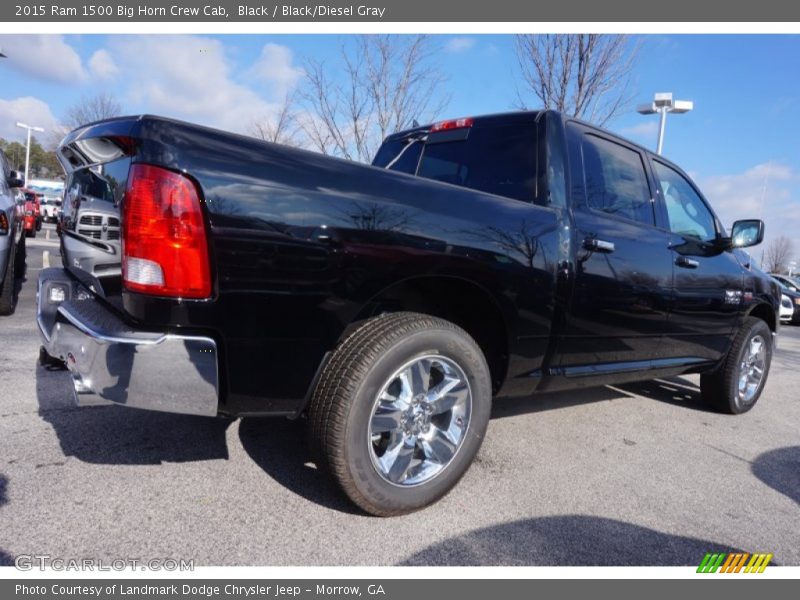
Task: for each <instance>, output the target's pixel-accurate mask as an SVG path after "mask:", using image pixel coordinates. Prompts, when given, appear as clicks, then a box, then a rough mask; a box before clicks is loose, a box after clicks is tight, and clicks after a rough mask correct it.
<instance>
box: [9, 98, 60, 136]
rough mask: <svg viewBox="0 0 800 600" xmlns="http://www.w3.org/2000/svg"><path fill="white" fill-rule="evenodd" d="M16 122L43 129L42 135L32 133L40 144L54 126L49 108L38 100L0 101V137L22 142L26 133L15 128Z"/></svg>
mask: <svg viewBox="0 0 800 600" xmlns="http://www.w3.org/2000/svg"><path fill="white" fill-rule="evenodd" d="M18 121H19V122H22V123H26V124H27V125H32V126H34V127H44V128H45V132H44V133H34V135H35V136H37V139H39V141H41V142H44V141H45V140H46V139H47V137H48V133H50V132H52V131H53V128H54V127H55V125H56V118H55V117H54V116H53V113H52V111H51V110H50V107H49V106H48V105H47V103H46V102H43V101H42V100H39V99H38V98H34V97H33V96H24V97H21V98H15V99H14V100H4V99H0V137H2V138H4V139H6V140H18V141H22V140H24V139H25V136H26V133H25V130H23V129H20V128H19V127H17V126H16V123H17V122H18Z"/></svg>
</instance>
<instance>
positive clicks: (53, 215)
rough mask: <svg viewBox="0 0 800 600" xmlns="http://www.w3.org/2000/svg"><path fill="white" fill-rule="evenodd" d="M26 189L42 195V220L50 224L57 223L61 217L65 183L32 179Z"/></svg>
mask: <svg viewBox="0 0 800 600" xmlns="http://www.w3.org/2000/svg"><path fill="white" fill-rule="evenodd" d="M26 187H27V189H29V190H31V191H33V192H36V193H37V194H41V196H42V218H43V219H44V220H45V221H46V222H48V223H57V222H58V219H59V217H60V216H61V202H62V199H63V197H64V182H63V181H59V180H54V179H31V180H30V181H29V182H28V184H27V186H26Z"/></svg>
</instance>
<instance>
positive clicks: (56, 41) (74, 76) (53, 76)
mask: <svg viewBox="0 0 800 600" xmlns="http://www.w3.org/2000/svg"><path fill="white" fill-rule="evenodd" d="M0 47H1V48H2V49H3V54H5V55H6V56H7V57H8V58H6V59H3V60H4V61H5V63H4V64H7V65H8V66H9V67H11V68H13V69H14V70H16V71H18V72H20V73H25V74H26V75H32V76H34V77H38V78H40V79H44V80H47V81H55V82H57V83H81V82H83V81H84V80H85V79H86V78H87V74H86V70H85V69H84V67H83V64H82V63H81V57H80V56H79V55H78V53H77V52H76V51H75V49H74V48H73V47H72V46H70V45H69V44H68V43H67V42H66V41H65V40H64V36H61V35H3V36H0Z"/></svg>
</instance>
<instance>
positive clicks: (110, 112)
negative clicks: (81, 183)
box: [47, 93, 122, 148]
mask: <svg viewBox="0 0 800 600" xmlns="http://www.w3.org/2000/svg"><path fill="white" fill-rule="evenodd" d="M121 114H122V105H121V104H120V103H119V101H117V99H116V98H115V97H114V96H112V95H111V94H106V93H100V94H97V95H96V96H84V97H83V98H81V99H80V101H79V102H76V103H75V104H73V105H72V106H70V107H69V108H67V110H66V111H65V112H64V118H63V119H62V120H61V123H60V124H58V125H56V126H55V127H54V128H53V130H52V131H51V132H50V133H49V135H48V139H47V146H48V147H52V148H55V147H57V146H58V144H59V143H60V142H61V140H62V138H63V137H64V136H65V135H67V134H68V133H69V132H70V131H72V130H73V129H77V128H78V127H81V126H82V125H86V124H87V123H92V122H94V121H101V120H102V119H109V118H111V117H118V116H120V115H121Z"/></svg>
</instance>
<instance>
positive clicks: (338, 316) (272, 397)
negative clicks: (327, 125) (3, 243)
mask: <svg viewBox="0 0 800 600" xmlns="http://www.w3.org/2000/svg"><path fill="white" fill-rule="evenodd" d="M59 156H60V159H61V161H62V164H63V166H64V168H65V170H66V171H67V184H66V192H65V202H64V224H63V225H62V235H64V236H69V237H70V238H71V240H72V241H74V240H80V239H83V241H84V242H85V243H86V244H90V245H93V247H94V248H95V249H96V250H98V251H101V252H105V254H106V257H105V259H104V260H105V263H104V264H106V265H111V268H109V269H104V270H101V271H97V270H96V269H93V268H87V267H86V262H85V261H84V260H83V258H85V255H82V256H81V259H79V260H75V261H74V262H73V261H71V260H70V256H69V252H66V256H65V257H64V262H65V268H64V269H46V270H44V271H42V273H41V275H40V277H39V310H38V316H37V318H38V323H39V327H40V329H41V333H42V337H43V340H44V345H43V350H42V359H43V360H44V361H51V362H52V361H53V360H56V361H63V362H65V363H66V366H67V367H68V368H69V370H70V372H71V374H72V377H73V381H74V388H75V395H76V398H77V400H78V403H79V404H80V403H82V402H83V401H84V400H86V399H90V398H91V399H92V400H93V402H95V401H96V400H97V397H100V398H102V399H105V400H107V401H110V402H115V403H118V404H122V405H127V406H130V407H137V408H147V409H153V410H161V411H172V412H178V413H187V414H195V415H208V416H216V415H222V416H237V415H282V416H287V417H299V416H302V417H304V418H307V421H308V429H309V432H310V438H311V440H312V446H313V449H314V452H315V457H316V458H315V459H316V460H317V462H318V464H319V466H320V467H321V468H324V469H326V470H327V471H328V472H330V473H331V474H332V475H333V477H334V478H335V480H336V481H338V483H339V484H340V486H341V487H342V489H343V490H344V492H345V493H346V494H347V495H348V496H349V497H350V498H351V499H352V500H353V501H354V502H355V503H356V504H357V505H358V506H360V507H361V508H363V509H364V510H366V511H368V512H370V513H373V514H377V515H396V514H402V513H406V512H409V511H412V510H415V509H418V508H421V507H423V506H425V505H428V504H430V503H432V502H434V501H435V500H437V499H438V498H440V497H441V496H443V495H444V494H445V493H447V491H448V490H450V489H451V488H452V487H453V486H454V485H455V484H456V482H457V481H458V480H459V478H460V477H461V476H462V475H463V474H464V472H465V471H466V470H467V468H468V466H469V465H470V463H471V462H472V460H473V458H474V457H475V454H476V453H477V451H478V448H479V447H480V445H481V441H482V439H483V437H484V433H485V431H486V427H487V423H488V420H489V414H490V406H491V402H492V398H493V397H503V396H505V397H508V396H516V397H519V396H530V395H532V394H534V392H540V391H546V390H561V389H568V388H575V387H580V386H595V385H600V384H606V383H621V382H625V381H631V380H641V379H650V378H654V377H663V376H673V375H678V374H683V373H701V387H702V395H703V398H704V399H706V400H707V401H708V402H709V403H711V404H712V405H713V406H714V407H717V408H718V409H719V410H722V411H726V412H729V413H743V412H746V411H748V410H749V409H751V408H752V407H753V405H754V404H755V403H756V401H757V400H758V398H759V395H760V394H761V391H762V389H763V387H764V383H765V381H766V378H767V373H768V371H769V366H770V359H771V356H772V351H773V348H774V344H775V339H776V338H775V336H776V334H777V331H778V322H779V319H778V309H779V302H780V292H779V290H778V285H777V283H776V282H774V281H772V280H771V279H770V278H768V277H766V276H765V275H764V274H763V273H761V272H760V271H758V270H757V269H755V268H751V267H750V265H749V264H747V262H746V261H747V259H746V254H745V253H744V252H741V251H740V250H738V248H742V247H747V246H752V245H754V244H758V243H759V242H760V241H761V240H762V238H763V224H762V223H761V222H760V221H755V220H750V221H738V222H736V223H734V224H733V227H732V230H731V232H730V233H727V232H726V230H725V228H724V227H723V226H722V224H721V223H720V222H719V220H718V219H717V217H716V216H715V215H714V212H713V211H712V210H711V208H710V206H709V205H708V203H707V202H706V201H705V199H704V198H703V196H702V194H701V193H700V191H699V190H698V189H697V186H695V185H694V183H692V181H691V180H690V178H689V177H688V176H687V175H686V174H685V173H684V172H683V171H681V169H679V168H678V167H676V166H675V165H673V164H672V163H670V162H669V161H667V160H665V159H664V158H662V157H660V156H656V155H654V154H653V153H651V152H649V151H648V150H646V149H644V148H641V147H639V146H636V145H634V144H632V143H630V142H628V141H626V140H624V139H621V138H619V137H617V136H615V135H613V134H610V133H608V132H607V131H603V130H601V129H598V128H595V127H592V126H590V125H588V124H586V123H582V122H578V121H575V120H572V119H570V118H566V117H564V116H563V115H561V114H559V113H557V112H553V111H539V112H518V113H510V114H500V115H490V116H483V117H476V118H465V119H457V120H452V121H443V122H440V123H436V124H432V125H428V126H424V127H416V128H414V129H412V130H409V131H404V132H400V133H397V134H395V135H392V136H390V137H389V138H387V139H386V140H385V142H384V144H383V146H382V147H381V149H380V151H379V152H378V154H377V156H376V158H375V161H374V164H373V165H372V166H369V165H362V164H356V163H353V162H348V161H343V160H338V159H334V158H330V157H327V156H323V155H320V154H316V153H312V152H307V151H304V150H298V149H294V148H288V147H283V146H279V145H274V144H269V143H264V142H261V141H258V140H255V139H251V138H248V137H242V136H238V135H233V134H229V133H224V132H220V131H216V130H212V129H207V128H204V127H200V126H196V125H190V124H186V123H181V122H177V121H173V120H168V119H163V118H159V117H152V116H141V117H128V118H118V119H112V120H107V121H102V122H98V123H94V124H91V125H88V126H86V127H83V128H81V129H79V130H76V131H74V132H72V133H71V134H69V135H68V136H67V137H66V138H65V139H64V141H63V142H62V145H61V147H60V149H59ZM82 206H91V207H93V210H100V208H101V207H102V206H104V207H105V208H104V209H103V210H102V211H100V212H101V213H102V214H104V215H105V217H103V218H104V219H107V220H106V221H102V220H101V221H98V222H97V223H95V225H97V226H98V227H96V228H95V229H96V230H98V231H100V232H101V234H100V235H84V234H81V233H80V231H81V217H80V214H81V213H80V210H81V207H82ZM108 215H118V217H119V221H117V223H118V224H119V226H120V231H121V244H113V243H108V240H105V238H103V237H102V231H103V225H108V219H111V218H114V219H116V218H115V217H109V216H108ZM120 221H121V223H119V222H120ZM87 231H88V230H87ZM93 231H94V230H93ZM115 263H116V265H117V268H113V267H114V264H115ZM120 265H121V269H120V268H118V267H119V266H120ZM533 401H535V400H533Z"/></svg>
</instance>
